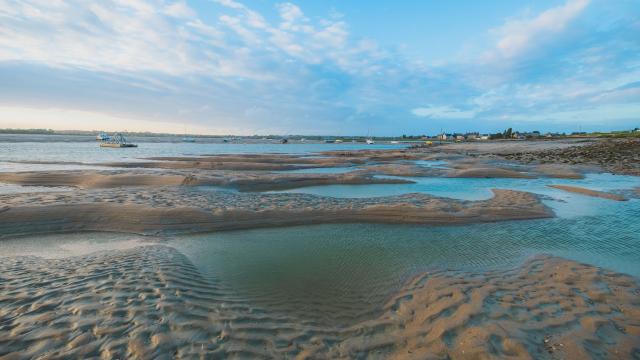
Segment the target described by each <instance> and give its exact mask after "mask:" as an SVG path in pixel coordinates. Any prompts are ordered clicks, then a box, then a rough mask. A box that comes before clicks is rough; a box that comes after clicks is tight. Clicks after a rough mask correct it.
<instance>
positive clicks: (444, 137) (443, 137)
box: [438, 133, 447, 141]
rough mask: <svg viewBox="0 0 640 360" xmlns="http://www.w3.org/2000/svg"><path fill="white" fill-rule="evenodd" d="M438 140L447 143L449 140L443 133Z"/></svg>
mask: <svg viewBox="0 0 640 360" xmlns="http://www.w3.org/2000/svg"><path fill="white" fill-rule="evenodd" d="M438 140H442V141H446V140H447V134H444V133H442V134H440V135H438Z"/></svg>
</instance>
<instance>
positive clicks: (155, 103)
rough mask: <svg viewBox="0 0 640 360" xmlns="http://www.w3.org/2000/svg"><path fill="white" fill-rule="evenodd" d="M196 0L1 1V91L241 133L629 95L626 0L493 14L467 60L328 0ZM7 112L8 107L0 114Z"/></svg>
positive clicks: (491, 119) (515, 116)
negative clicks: (381, 36) (320, 4)
mask: <svg viewBox="0 0 640 360" xmlns="http://www.w3.org/2000/svg"><path fill="white" fill-rule="evenodd" d="M198 1H200V0H198ZM195 3H196V1H189V2H187V1H185V0H175V1H174V0H171V1H168V0H167V1H164V0H135V1H134V0H131V1H125V0H104V1H100V2H86V1H82V0H56V1H42V0H22V1H15V0H0V80H1V81H2V83H3V84H4V85H5V86H3V87H1V88H0V105H6V106H12V107H17V108H20V109H23V108H25V106H26V105H29V106H32V105H33V106H36V107H38V108H42V107H47V108H56V109H59V108H61V107H67V108H69V107H73V106H75V107H76V110H78V111H94V112H96V113H101V112H102V113H109V111H111V112H112V113H111V114H113V113H117V114H118V115H117V117H119V118H132V119H145V118H146V119H155V120H154V121H165V122H176V123H183V122H191V123H193V124H198V126H203V127H204V126H208V127H209V128H210V129H214V130H219V129H226V130H228V129H231V128H234V127H235V128H237V130H236V132H243V133H247V132H253V131H255V130H256V129H261V131H265V132H267V131H271V132H277V131H281V132H292V131H294V130H297V131H300V132H316V133H329V132H335V131H336V129H339V131H342V132H357V131H362V129H372V131H373V130H375V131H379V132H387V133H388V132H396V131H399V126H398V125H397V124H398V123H401V124H402V125H401V126H400V127H402V129H403V132H404V131H409V130H411V129H416V131H420V132H423V131H425V130H424V129H425V128H427V129H434V128H439V127H440V126H441V123H448V124H452V123H455V120H459V121H461V122H464V123H465V128H468V126H469V123H473V124H476V125H477V126H483V124H500V121H501V120H500V119H507V120H504V121H505V123H506V121H524V120H523V119H537V121H544V122H545V123H546V124H551V123H552V122H553V118H554V117H562V118H564V119H568V120H566V121H565V123H569V122H570V121H577V120H575V119H574V118H572V117H570V116H567V115H563V114H567V113H576V114H580V115H581V116H583V115H584V116H588V114H589V111H586V110H585V111H586V112H581V111H583V109H592V110H593V111H591V112H590V113H591V114H593V117H595V116H598V117H603V116H604V117H605V118H607V119H610V120H615V119H617V118H620V117H621V116H622V113H621V112H619V111H618V112H609V115H607V112H606V111H604V110H602V109H610V108H612V107H614V106H615V105H616V104H622V105H624V104H630V103H633V102H639V101H640V98H639V96H640V94H639V93H638V91H637V87H634V86H632V85H630V84H634V83H637V82H638V81H640V68H639V67H638V64H640V55H639V54H640V41H639V40H638V38H637V36H634V35H637V31H638V28H640V25H638V21H637V16H638V15H640V9H639V8H638V7H637V6H635V7H634V6H632V5H631V6H628V7H625V8H624V10H626V12H625V11H622V10H616V8H615V7H614V8H613V9H609V7H608V6H609V5H608V4H607V3H606V2H602V1H600V2H598V1H595V2H593V3H589V1H588V0H567V2H566V3H564V4H562V5H560V6H555V7H552V8H549V9H546V10H542V11H540V12H537V13H533V12H526V15H524V16H523V15H521V16H517V17H510V18H508V19H505V20H504V22H503V23H502V24H495V26H493V27H492V28H491V29H487V31H486V34H485V35H486V37H487V38H488V39H490V41H489V42H488V44H486V45H485V46H484V47H483V48H480V49H477V51H476V52H475V53H473V54H470V55H468V56H467V57H466V58H465V59H463V61H460V60H459V59H458V60H457V61H456V60H453V59H452V60H450V61H441V62H439V63H438V64H437V65H425V64H424V63H420V62H417V61H409V60H408V59H406V58H405V57H404V56H402V55H401V54H399V53H398V52H396V51H394V50H393V49H389V48H386V47H383V46H380V45H379V44H378V43H377V42H376V39H368V38H363V37H360V36H358V35H357V29H354V28H353V27H352V25H351V24H350V23H349V21H348V19H349V18H348V17H343V16H335V15H334V14H332V12H331V11H327V14H311V15H308V14H306V13H305V9H304V8H302V7H300V6H298V5H296V4H294V3H289V2H285V3H281V4H277V5H274V7H273V9H272V10H273V11H272V12H270V13H263V12H260V11H258V10H256V9H255V8H253V7H252V6H248V5H247V4H245V3H244V2H241V1H235V0H210V1H204V0H202V1H200V2H198V4H199V6H198V7H196V6H193V5H194V4H195ZM190 4H191V5H192V6H190ZM603 8H606V9H608V10H609V12H608V13H609V16H608V17H603V16H598V15H599V11H601V10H602V9H603ZM203 9H204V11H203ZM629 9H630V11H629ZM616 11H618V12H616ZM634 19H635V20H634ZM469 36H470V39H473V36H474V34H469ZM400 40H401V39H399V41H400ZM51 89H56V90H55V91H52V90H51ZM624 106H626V105H624ZM624 106H623V107H624ZM631 108H632V107H631ZM631 108H628V109H631ZM71 110H72V109H71ZM58 113H59V112H58ZM69 114H75V113H69ZM127 114H129V115H127ZM627 115H628V112H627V113H625V115H624V116H625V119H626V118H628V116H627ZM7 116H15V112H11V113H8V112H5V113H0V125H2V123H3V122H4V121H5V120H4V119H3V117H7ZM113 116H116V115H113ZM93 119H96V121H99V122H103V123H108V122H107V121H106V120H104V119H105V118H100V117H98V116H95V117H93ZM100 119H103V120H100ZM571 119H574V120H571ZM150 121H151V120H150ZM195 126H196V125H194V127H195ZM487 126H488V125H487ZM491 126H502V125H491ZM427 131H428V130H427Z"/></svg>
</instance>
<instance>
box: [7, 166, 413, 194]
mask: <svg viewBox="0 0 640 360" xmlns="http://www.w3.org/2000/svg"><path fill="white" fill-rule="evenodd" d="M0 182H4V183H10V184H16V185H22V186H65V187H70V186H73V187H79V188H85V189H96V188H113V187H126V186H176V185H185V186H206V185H208V186H222V187H228V188H232V189H236V190H239V191H269V190H285V189H293V188H298V187H304V186H317V185H335V184H349V185H356V184H407V183H411V181H410V180H404V179H389V178H376V177H373V176H371V175H370V174H366V173H362V172H354V173H344V174H282V173H246V172H237V173H228V172H206V173H200V172H198V173H193V172H188V173H180V172H177V171H174V172H173V173H161V172H158V171H154V172H148V173H140V172H126V171H124V172H123V171H118V172H108V171H101V172H98V171H90V170H85V171H57V172H18V173H0Z"/></svg>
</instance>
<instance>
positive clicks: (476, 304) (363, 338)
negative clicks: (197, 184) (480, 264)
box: [0, 245, 640, 359]
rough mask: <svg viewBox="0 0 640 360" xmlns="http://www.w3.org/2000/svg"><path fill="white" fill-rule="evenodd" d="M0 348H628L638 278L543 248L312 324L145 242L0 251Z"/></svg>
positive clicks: (2, 353) (610, 354)
mask: <svg viewBox="0 0 640 360" xmlns="http://www.w3.org/2000/svg"><path fill="white" fill-rule="evenodd" d="M0 273H1V274H2V277H3V282H2V283H0V289H1V291H0V326H1V327H2V331H0V357H2V358H3V359H29V358H33V357H37V356H41V355H43V354H46V357H47V358H50V359H69V358H89V357H96V358H97V357H101V358H156V357H159V358H163V357H170V358H180V359H181V358H194V357H206V358H220V359H223V358H298V359H310V358H314V359H325V358H326V359H330V358H331V359H335V358H338V359H351V358H365V357H366V358H394V359H395V358H398V359H416V358H420V359H424V358H438V359H439V358H465V359H466V358H469V359H476V358H521V359H534V358H535V359H545V358H549V359H551V358H565V359H587V358H632V357H633V356H635V355H637V352H638V348H639V347H640V296H638V295H639V294H640V287H639V285H638V283H637V281H636V280H635V279H633V278H631V277H628V276H625V275H620V274H615V273H611V272H608V271H606V270H602V269H599V268H596V267H592V266H589V265H582V264H578V263H576V262H573V261H567V260H563V259H559V258H552V257H537V258H534V259H532V260H530V261H528V262H527V263H525V264H524V265H522V266H521V267H520V268H517V269H514V270H509V271H493V272H486V273H475V272H458V271H436V272H430V273H424V274H420V275H418V276H416V277H414V278H413V279H412V280H410V281H408V282H407V284H406V285H405V286H404V287H403V288H402V290H400V291H399V292H398V293H396V294H395V295H393V296H391V297H390V300H389V301H388V302H387V303H386V304H385V305H383V306H382V307H381V308H380V311H379V315H375V316H373V317H372V318H371V319H369V320H364V321H362V322H358V323H356V324H353V325H350V326H346V327H332V326H323V325H320V324H314V323H307V322H304V321H300V320H299V319H295V318H291V317H289V316H288V315H287V314H273V313H268V312H265V311H264V310H263V309H260V308H256V307H255V306H252V305H250V304H248V303H246V302H245V301H244V300H242V299H238V298H234V296H233V294H232V292H230V291H229V289H227V288H226V287H225V286H223V285H222V284H219V283H217V282H216V281H215V280H213V279H208V278H206V277H204V276H202V275H201V274H200V273H199V272H198V270H197V269H196V268H195V267H194V266H193V265H192V264H191V263H190V261H189V260H188V259H187V258H186V257H185V256H184V255H182V254H181V253H179V252H177V251H176V250H175V249H173V248H171V247H167V246H163V245H150V246H143V247H138V248H133V249H126V250H115V251H110V252H99V253H94V254H90V255H85V256H76V257H71V258H64V259H43V258H38V257H15V258H5V259H3V261H2V262H0Z"/></svg>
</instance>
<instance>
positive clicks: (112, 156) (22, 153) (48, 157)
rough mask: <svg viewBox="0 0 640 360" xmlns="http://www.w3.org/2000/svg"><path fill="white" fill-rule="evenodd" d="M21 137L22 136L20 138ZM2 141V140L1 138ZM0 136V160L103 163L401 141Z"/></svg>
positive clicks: (317, 149) (363, 146) (354, 147)
mask: <svg viewBox="0 0 640 360" xmlns="http://www.w3.org/2000/svg"><path fill="white" fill-rule="evenodd" d="M23 140H24V139H23ZM140 140H142V141H144V140H145V139H144V138H139V139H136V138H131V139H130V141H131V142H138V141H140ZM5 141H6V139H5ZM5 141H2V136H0V162H2V161H4V162H6V161H60V162H68V161H74V162H82V163H96V164H98V163H107V162H129V161H140V159H144V158H148V157H162V156H187V155H203V154H264V153H289V154H309V153H314V152H321V151H334V150H358V149H400V148H404V147H406V145H402V144H374V145H367V144H364V143H342V144H325V143H291V144H280V143H277V142H275V143H274V142H268V141H263V142H257V141H256V142H252V143H210V142H207V143H198V142H195V143H181V142H171V139H166V138H165V139H164V140H163V139H162V138H161V139H158V141H161V142H139V143H138V145H139V146H138V147H137V148H122V149H117V148H101V147H100V146H99V142H97V141H88V140H86V139H83V140H78V139H77V137H69V138H68V141H58V142H43V141H19V142H5Z"/></svg>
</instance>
